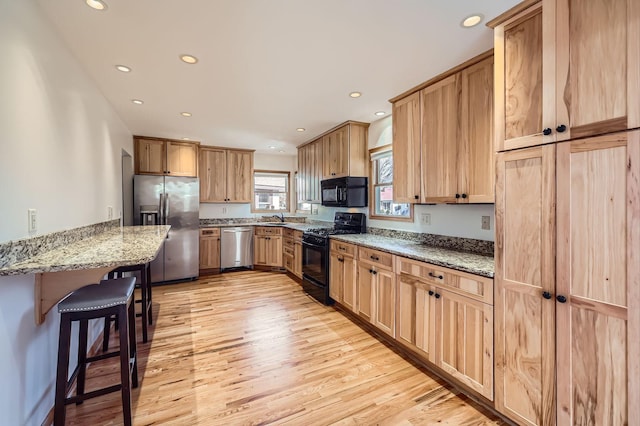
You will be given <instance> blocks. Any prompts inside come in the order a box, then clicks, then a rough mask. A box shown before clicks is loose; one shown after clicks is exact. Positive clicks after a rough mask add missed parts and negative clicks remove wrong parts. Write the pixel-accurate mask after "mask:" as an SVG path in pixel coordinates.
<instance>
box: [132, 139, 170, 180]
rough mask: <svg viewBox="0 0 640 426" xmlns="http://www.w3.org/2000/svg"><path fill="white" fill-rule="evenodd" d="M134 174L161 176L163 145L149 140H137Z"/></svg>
mask: <svg viewBox="0 0 640 426" xmlns="http://www.w3.org/2000/svg"><path fill="white" fill-rule="evenodd" d="M136 144H137V150H136V161H135V164H136V166H137V170H136V173H139V174H150V175H163V174H164V172H165V170H166V169H165V143H164V141H157V140H151V139H137V140H136Z"/></svg>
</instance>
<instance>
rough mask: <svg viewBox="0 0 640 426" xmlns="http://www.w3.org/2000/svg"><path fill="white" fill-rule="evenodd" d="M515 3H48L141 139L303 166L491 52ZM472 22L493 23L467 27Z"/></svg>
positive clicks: (125, 0)
mask: <svg viewBox="0 0 640 426" xmlns="http://www.w3.org/2000/svg"><path fill="white" fill-rule="evenodd" d="M519 1H520V0H438V1H436V0H314V1H311V0H106V3H107V4H108V9H107V10H106V11H103V12H99V11H96V10H94V9H91V8H89V7H88V6H86V5H85V3H84V1H83V0H55V1H53V0H38V3H39V5H40V6H41V8H42V10H43V11H44V13H45V15H47V16H48V17H49V18H50V20H51V21H52V22H53V23H54V26H56V27H57V28H58V30H59V31H60V34H61V36H62V38H63V39H64V41H65V42H66V44H67V45H68V46H69V48H70V49H71V51H72V52H73V54H74V55H75V57H76V58H77V59H78V60H79V61H80V63H81V64H82V66H83V67H84V68H85V69H86V71H87V72H88V73H89V74H90V75H91V76H92V78H93V79H94V80H95V82H96V83H97V85H98V86H99V88H100V90H102V92H103V93H104V95H105V96H106V97H107V98H108V99H109V101H110V102H111V104H112V105H113V106H114V107H115V109H116V111H117V112H118V114H119V115H120V116H121V117H122V119H123V120H124V122H125V123H126V125H127V126H128V127H129V129H130V130H131V132H132V133H134V134H140V135H146V136H161V137H168V138H176V139H180V138H183V137H188V138H190V139H192V140H199V141H201V142H202V143H203V144H206V145H217V146H227V147H238V148H253V149H256V150H257V151H258V152H263V153H277V152H279V151H281V150H282V151H284V153H286V154H295V152H296V151H295V147H296V146H297V145H299V144H301V143H303V142H305V141H308V140H311V139H312V138H313V137H314V136H316V135H318V134H320V133H322V132H324V131H326V130H328V129H330V128H331V127H333V126H335V125H337V124H339V123H341V122H343V121H346V120H357V121H365V122H372V121H375V120H377V119H379V117H376V116H375V115H374V113H375V112H376V111H385V112H386V113H387V114H389V113H390V112H391V104H389V102H388V99H390V98H392V97H394V96H396V95H398V94H400V93H402V92H404V91H405V90H408V89H410V88H411V87H413V86H415V85H417V84H419V83H421V82H423V81H425V80H428V79H429V78H431V77H433V76H435V75H437V74H439V73H441V72H443V71H445V70H447V69H449V68H451V67H453V66H455V65H457V64H459V63H461V62H463V61H465V60H467V59H469V58H471V57H473V56H475V55H476V54H479V53H481V52H483V51H485V50H487V49H489V48H491V46H492V41H493V40H492V31H491V30H490V29H488V28H487V27H486V26H485V25H484V23H485V22H486V21H487V20H489V19H492V18H494V17H495V16H497V15H499V14H500V13H502V12H503V11H505V10H507V9H509V8H510V7H512V6H513V5H515V4H517V3H519ZM473 13H481V14H483V15H484V16H485V20H484V21H483V22H482V23H481V24H480V25H478V26H477V27H475V28H471V29H465V28H462V27H461V25H460V22H461V21H462V19H463V18H465V17H466V16H468V15H470V14H473ZM183 53H188V54H192V55H195V56H197V57H198V58H199V62H198V64H196V65H187V64H185V63H183V62H181V61H180V60H179V55H180V54H183ZM116 64H124V65H127V66H129V67H131V68H132V72H130V73H128V74H125V73H122V72H119V71H117V70H116V69H115V65H116ZM352 91H360V92H362V94H363V95H362V97H360V98H358V99H352V98H350V97H349V96H348V94H349V92H352ZM132 99H142V100H144V104H143V105H140V106H138V105H134V104H133V103H131V100H132ZM182 111H188V112H191V113H192V114H193V116H192V117H190V118H184V117H182V116H181V115H180V112H182ZM297 127H304V128H306V129H307V130H306V132H303V133H299V132H297V131H296V128H297ZM269 146H274V147H276V148H275V149H269Z"/></svg>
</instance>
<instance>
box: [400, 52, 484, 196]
mask: <svg viewBox="0 0 640 426" xmlns="http://www.w3.org/2000/svg"><path fill="white" fill-rule="evenodd" d="M391 102H392V103H393V157H394V173H393V183H394V187H393V192H394V200H395V201H396V202H409V203H493V202H494V190H493V186H494V182H493V181H494V146H493V55H492V52H490V51H489V52H486V53H484V54H482V55H479V56H477V57H475V58H473V59H471V60H469V61H467V62H466V63H464V64H462V65H460V66H458V67H456V68H454V69H452V70H450V71H448V72H446V73H444V74H442V75H440V76H438V77H436V78H434V79H432V80H430V81H428V82H426V83H424V84H422V85H420V86H418V87H417V88H414V89H412V90H411V91H410V93H409V94H408V95H401V96H399V97H397V98H394V99H392V100H391Z"/></svg>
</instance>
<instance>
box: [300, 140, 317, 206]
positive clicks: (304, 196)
mask: <svg viewBox="0 0 640 426" xmlns="http://www.w3.org/2000/svg"><path fill="white" fill-rule="evenodd" d="M322 150H323V147H322V139H318V140H316V141H314V142H311V143H309V144H307V145H304V146H301V147H299V148H298V203H319V202H320V201H321V200H320V198H321V196H320V181H321V180H322Z"/></svg>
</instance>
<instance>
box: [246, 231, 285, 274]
mask: <svg viewBox="0 0 640 426" xmlns="http://www.w3.org/2000/svg"><path fill="white" fill-rule="evenodd" d="M253 264H254V265H259V266H275V267H279V268H282V228H280V227H276V226H256V227H255V229H254V236H253Z"/></svg>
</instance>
